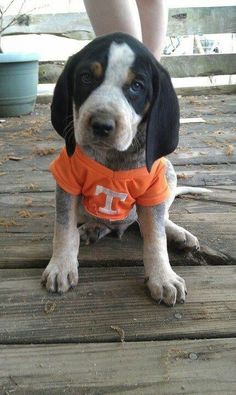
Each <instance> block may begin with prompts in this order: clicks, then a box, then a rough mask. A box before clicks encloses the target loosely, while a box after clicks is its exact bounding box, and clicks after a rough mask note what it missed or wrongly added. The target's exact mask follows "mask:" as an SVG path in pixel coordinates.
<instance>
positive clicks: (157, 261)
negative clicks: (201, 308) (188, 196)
mask: <svg viewBox="0 0 236 395" xmlns="http://www.w3.org/2000/svg"><path fill="white" fill-rule="evenodd" d="M137 211H138V218H139V223H140V229H141V232H142V235H143V241H144V246H143V260H144V267H145V277H146V279H147V285H148V288H149V290H150V292H151V295H152V297H153V298H154V299H155V300H157V301H159V302H160V301H163V302H164V303H166V304H167V305H169V306H173V305H174V304H175V303H176V301H179V302H181V303H183V302H184V300H185V293H186V286H185V281H184V279H182V278H181V277H180V276H178V275H177V274H176V273H175V272H174V271H173V270H172V268H171V266H170V262H169V257H168V252H167V240H166V232H165V211H166V208H165V203H162V204H160V205H157V206H152V207H143V206H138V207H137Z"/></svg>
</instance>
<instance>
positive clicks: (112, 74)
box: [42, 33, 205, 306]
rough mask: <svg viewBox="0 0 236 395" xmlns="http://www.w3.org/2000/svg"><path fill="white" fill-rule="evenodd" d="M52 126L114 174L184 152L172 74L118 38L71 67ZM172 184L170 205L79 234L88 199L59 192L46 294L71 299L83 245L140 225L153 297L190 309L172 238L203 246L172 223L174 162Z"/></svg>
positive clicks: (99, 43)
mask: <svg viewBox="0 0 236 395" xmlns="http://www.w3.org/2000/svg"><path fill="white" fill-rule="evenodd" d="M52 124H53V126H54V128H55V129H56V131H57V132H58V133H59V134H60V135H61V136H62V137H63V138H64V139H65V141H66V148H67V153H68V155H69V156H71V155H72V154H73V152H74V150H75V147H76V144H77V143H78V144H79V145H80V146H81V147H82V149H83V151H84V152H85V153H86V154H87V155H88V156H90V157H91V158H92V159H94V160H96V161H97V162H99V163H101V164H102V165H104V166H106V167H108V168H110V169H112V170H114V171H115V170H128V169H134V168H137V167H141V166H145V165H146V166H147V168H148V170H150V169H151V167H152V164H153V162H154V161H155V160H156V159H158V158H160V157H162V156H164V155H167V154H169V153H171V152H172V151H174V149H175V148H176V146H177V144H178V132H179V105H178V100H177V97H176V94H175V92H174V89H173V86H172V83H171V79H170V77H169V74H168V73H167V71H166V70H165V69H164V68H163V67H162V66H161V65H160V64H159V63H158V62H157V61H156V59H155V58H154V57H153V56H152V54H151V53H150V52H149V51H148V50H147V49H146V48H145V47H144V46H143V45H142V44H141V43H140V42H139V41H137V40H136V39H134V38H132V37H131V36H128V35H126V34H123V33H114V34H111V35H108V36H103V37H99V38H97V39H95V40H94V41H92V42H91V43H90V44H89V45H87V46H86V47H85V48H83V49H82V51H80V52H79V53H77V54H75V55H74V56H72V57H71V58H70V59H69V61H68V62H67V64H66V66H65V68H64V71H63V72H62V74H61V76H60V78H59V80H58V82H57V85H56V87H55V92H54V97H53V103H52ZM166 177H167V180H168V184H169V187H170V190H171V195H170V197H169V199H168V200H167V201H166V202H165V203H162V204H160V205H156V206H152V207H142V206H137V207H135V208H134V209H133V210H131V212H130V215H129V216H128V218H126V219H125V220H124V221H115V222H114V221H108V220H98V219H95V218H93V217H89V215H88V214H87V213H85V212H83V214H84V218H85V224H84V225H82V226H81V227H80V228H79V232H78V228H77V222H78V213H79V212H80V214H81V211H83V210H82V206H81V204H80V200H81V197H80V196H78V197H75V196H72V195H70V194H68V193H66V192H65V191H63V190H62V189H61V188H60V187H59V186H57V191H56V221H55V230H54V239H53V255H52V258H51V260H50V262H49V264H48V266H47V267H46V269H45V271H44V273H43V276H42V282H43V283H44V284H45V285H46V288H47V290H48V291H51V292H66V291H67V290H68V289H69V288H71V287H74V286H76V285H77V283H78V267H77V266H78V262H77V255H78V250H79V244H80V238H82V239H83V240H84V241H85V242H86V243H87V244H89V242H91V241H96V239H99V238H101V237H103V236H104V235H106V234H107V233H109V232H111V231H114V230H115V231H117V233H118V234H119V235H122V234H123V232H124V230H125V229H126V228H127V227H128V226H129V225H130V224H131V223H132V222H134V221H135V220H138V222H139V224H140V229H141V233H142V236H143V242H144V257H143V259H144V266H145V277H146V282H147V285H148V288H149V290H150V292H151V295H152V297H153V298H154V299H155V300H157V301H163V302H164V303H166V304H167V305H170V306H173V305H174V304H175V303H176V301H178V302H184V300H185V294H186V285H185V281H184V280H183V279H182V278H181V277H180V276H178V275H177V274H176V273H175V272H174V271H173V269H172V268H171V266H170V263H169V258H168V252H167V237H168V238H169V239H171V240H174V241H175V242H177V243H178V245H179V246H180V247H182V248H185V247H188V248H195V249H196V248H199V244H198V240H197V238H196V237H195V236H193V235H192V234H191V233H189V232H188V231H186V230H185V229H183V228H181V227H179V226H178V225H176V224H174V223H173V222H172V221H171V220H170V219H169V216H168V210H169V208H170V206H171V204H172V202H173V200H174V198H175V196H176V195H177V194H179V192H180V193H181V190H178V188H177V181H176V175H175V172H174V169H173V167H172V165H171V163H170V162H169V161H167V170H166ZM187 191H189V192H192V191H191V190H189V189H188V190H187ZM204 191H205V190H204V189H198V188H197V189H194V192H195V193H197V192H204ZM185 192H186V190H185ZM166 234H167V237H166Z"/></svg>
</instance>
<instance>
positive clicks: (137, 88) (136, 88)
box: [129, 80, 143, 94]
mask: <svg viewBox="0 0 236 395" xmlns="http://www.w3.org/2000/svg"><path fill="white" fill-rule="evenodd" d="M129 90H130V92H131V93H134V94H138V93H139V92H141V91H142V90H143V83H142V82H141V81H138V80H134V81H133V82H132V84H131V85H130V87H129Z"/></svg>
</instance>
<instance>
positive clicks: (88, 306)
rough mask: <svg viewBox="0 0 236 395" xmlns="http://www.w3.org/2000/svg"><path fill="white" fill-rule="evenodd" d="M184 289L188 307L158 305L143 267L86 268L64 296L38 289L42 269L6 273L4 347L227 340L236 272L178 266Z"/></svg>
mask: <svg viewBox="0 0 236 395" xmlns="http://www.w3.org/2000/svg"><path fill="white" fill-rule="evenodd" d="M176 271H177V273H178V274H180V275H182V276H183V277H184V278H185V280H186V283H187V287H188V295H187V302H186V303H185V304H184V305H177V306H176V307H175V308H168V307H166V306H164V305H159V304H157V303H156V302H155V301H153V300H152V299H151V298H150V296H149V295H148V294H147V291H146V287H145V285H144V283H143V276H144V274H143V268H140V267H134V268H97V269H96V268H86V269H81V270H80V283H79V285H78V287H76V289H75V290H73V291H71V292H69V293H67V294H65V295H63V296H58V295H50V294H48V293H47V292H46V290H45V289H43V288H41V286H40V274H41V273H42V270H39V269H22V270H18V269H15V270H4V269H2V270H1V279H0V310H1V318H0V321H1V325H0V342H1V343H3V344H6V343H11V344H12V343H13V344H22V343H23V344H29V343H59V342H105V341H119V335H118V334H117V333H116V332H115V331H114V330H112V328H111V326H112V325H115V326H116V325H117V326H119V327H120V328H123V330H124V332H125V340H126V341H137V340H156V339H166V340H168V339H177V338H194V339H195V338H211V337H225V336H227V337H229V336H235V334H236V314H235V309H236V296H235V273H236V268H235V267H233V266H232V267H230V266H227V267H224V266H223V267H220V266H219V267H217V269H216V268H215V267H191V266H190V267H178V268H177V270H176Z"/></svg>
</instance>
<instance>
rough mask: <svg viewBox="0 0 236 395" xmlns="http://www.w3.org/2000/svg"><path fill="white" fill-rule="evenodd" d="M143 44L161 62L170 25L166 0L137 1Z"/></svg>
mask: <svg viewBox="0 0 236 395" xmlns="http://www.w3.org/2000/svg"><path fill="white" fill-rule="evenodd" d="M136 1H137V6H138V11H139V16H140V21H141V29H142V37H143V43H144V45H146V47H147V48H148V49H149V50H150V51H151V52H152V53H153V55H154V56H155V57H156V59H157V60H160V58H161V53H162V49H163V45H164V40H165V36H166V31H167V24H168V7H167V5H166V3H167V2H166V0H136Z"/></svg>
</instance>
